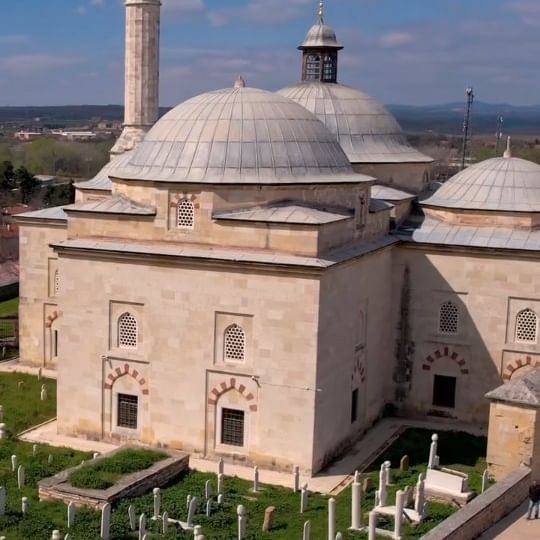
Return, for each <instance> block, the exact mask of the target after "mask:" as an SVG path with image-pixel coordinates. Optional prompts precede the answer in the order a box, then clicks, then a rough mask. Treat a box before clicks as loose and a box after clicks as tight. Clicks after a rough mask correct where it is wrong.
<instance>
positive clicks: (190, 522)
mask: <svg viewBox="0 0 540 540" xmlns="http://www.w3.org/2000/svg"><path fill="white" fill-rule="evenodd" d="M196 509H197V497H192V499H191V500H190V501H189V508H188V517H187V526H188V527H189V528H190V529H191V528H193V518H194V517H195V510H196Z"/></svg>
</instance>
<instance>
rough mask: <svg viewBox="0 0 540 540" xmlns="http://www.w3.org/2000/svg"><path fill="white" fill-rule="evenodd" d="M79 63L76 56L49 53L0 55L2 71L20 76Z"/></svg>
mask: <svg viewBox="0 0 540 540" xmlns="http://www.w3.org/2000/svg"><path fill="white" fill-rule="evenodd" d="M79 63H80V59H78V58H74V57H69V56H54V55H49V54H16V55H13V56H4V57H0V69H1V70H2V71H3V72H4V73H8V74H10V75H22V76H27V75H31V76H32V75H35V74H36V73H42V72H48V71H50V70H54V69H58V68H62V67H66V66H72V65H75V64H79Z"/></svg>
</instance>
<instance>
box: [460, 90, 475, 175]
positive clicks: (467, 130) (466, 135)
mask: <svg viewBox="0 0 540 540" xmlns="http://www.w3.org/2000/svg"><path fill="white" fill-rule="evenodd" d="M466 95H467V105H466V110H465V120H464V121H463V147H462V149H461V170H463V169H464V168H465V163H466V161H467V157H468V154H469V144H470V137H471V111H472V105H473V103H474V90H473V89H472V87H471V88H467V90H466Z"/></svg>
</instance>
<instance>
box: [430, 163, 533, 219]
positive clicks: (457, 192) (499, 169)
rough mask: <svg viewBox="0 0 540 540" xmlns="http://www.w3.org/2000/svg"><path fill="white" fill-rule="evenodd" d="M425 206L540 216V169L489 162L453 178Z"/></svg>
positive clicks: (522, 164) (474, 166)
mask: <svg viewBox="0 0 540 540" xmlns="http://www.w3.org/2000/svg"><path fill="white" fill-rule="evenodd" d="M422 204H423V205H425V206H434V207H442V208H456V209H463V210H498V211H502V212H540V165H537V164H536V163H533V162H531V161H526V160H524V159H519V158H514V157H509V156H508V157H502V158H493V159H488V160H486V161H482V162H481V163H477V164H475V165H473V166H471V167H468V168H467V169H465V170H463V171H461V172H459V173H458V174H456V175H455V176H453V177H452V178H450V180H448V181H447V182H445V183H444V184H443V185H442V186H441V187H440V188H439V189H438V190H437V191H436V192H435V193H434V194H433V195H432V196H431V197H430V198H429V199H426V200H424V201H423V202H422Z"/></svg>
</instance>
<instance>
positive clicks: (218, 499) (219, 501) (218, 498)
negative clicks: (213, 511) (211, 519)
mask: <svg viewBox="0 0 540 540" xmlns="http://www.w3.org/2000/svg"><path fill="white" fill-rule="evenodd" d="M217 503H218V505H219V506H221V505H222V504H223V493H220V494H219V495H218V496H217Z"/></svg>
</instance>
